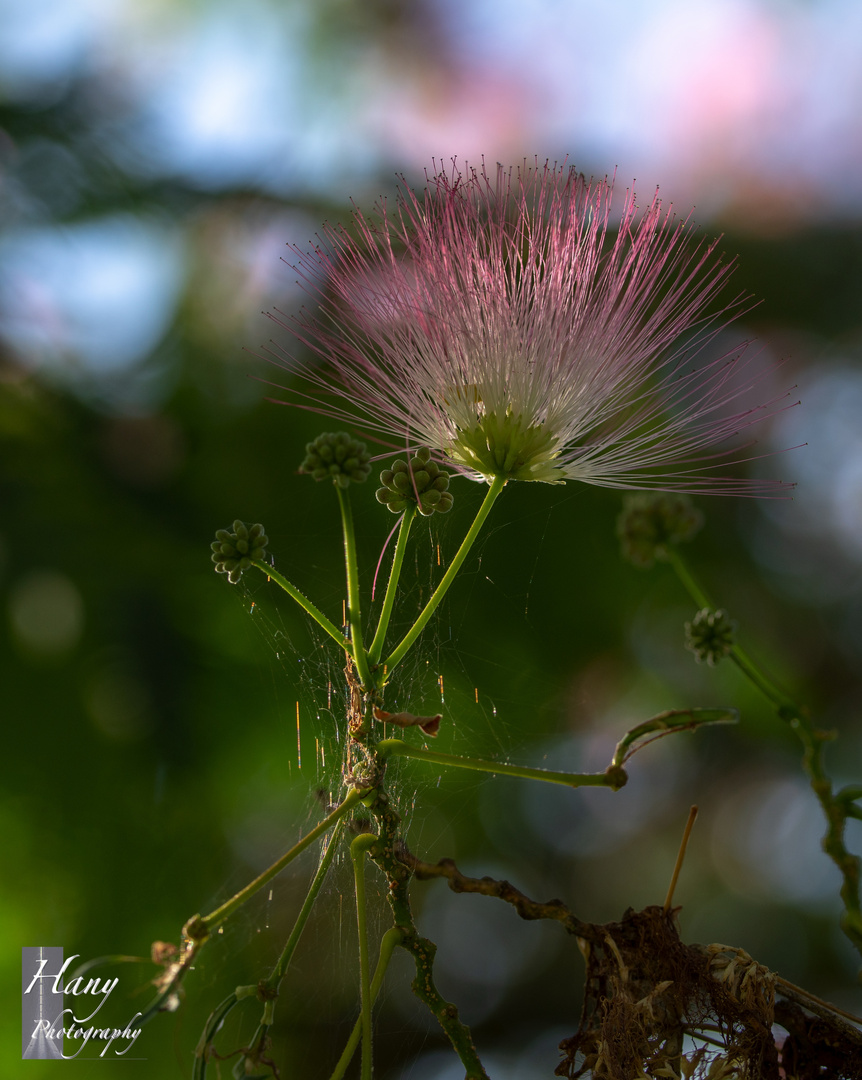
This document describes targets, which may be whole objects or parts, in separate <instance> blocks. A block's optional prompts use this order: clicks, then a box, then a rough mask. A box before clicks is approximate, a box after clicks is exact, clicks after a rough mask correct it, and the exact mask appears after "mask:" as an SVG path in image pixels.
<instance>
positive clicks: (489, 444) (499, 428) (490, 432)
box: [446, 411, 566, 484]
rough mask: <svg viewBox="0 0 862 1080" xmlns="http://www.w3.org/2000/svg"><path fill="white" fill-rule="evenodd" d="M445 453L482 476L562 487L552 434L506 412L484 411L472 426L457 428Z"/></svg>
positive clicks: (543, 426) (557, 447)
mask: <svg viewBox="0 0 862 1080" xmlns="http://www.w3.org/2000/svg"><path fill="white" fill-rule="evenodd" d="M446 453H447V454H448V455H449V457H450V458H451V459H452V460H453V461H456V462H458V464H459V465H466V466H467V467H468V468H470V469H475V470H476V472H479V473H482V475H483V476H504V477H506V479H507V480H539V481H541V482H542V483H545V484H562V483H563V482H564V481H565V478H566V474H565V470H564V469H563V467H562V466H560V465H557V464H555V461H556V459H557V458H558V457H559V454H560V451H559V442H558V439H557V436H556V435H555V433H554V432H553V431H552V430H550V429H549V428H548V427H547V426H546V425H545V424H527V423H525V422H524V419H523V417H522V416H521V415H520V414H518V415H517V416H516V415H515V414H514V413H512V412H510V411H507V412H506V413H505V414H503V415H498V414H497V413H495V412H487V413H485V414H484V416H481V417H479V418H478V419H477V422H476V423H475V424H474V425H471V426H470V427H464V428H460V427H459V428H457V429H456V435H455V437H454V439H453V440H452V442H451V444H450V445H449V446H448V447H447V449H446Z"/></svg>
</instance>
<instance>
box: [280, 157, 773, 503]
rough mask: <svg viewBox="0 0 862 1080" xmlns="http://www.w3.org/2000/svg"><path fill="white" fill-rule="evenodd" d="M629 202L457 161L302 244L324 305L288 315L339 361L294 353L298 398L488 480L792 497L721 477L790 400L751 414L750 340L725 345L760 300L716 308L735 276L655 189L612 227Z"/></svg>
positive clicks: (594, 186)
mask: <svg viewBox="0 0 862 1080" xmlns="http://www.w3.org/2000/svg"><path fill="white" fill-rule="evenodd" d="M611 199H612V184H610V183H608V182H607V181H606V180H604V181H590V182H589V183H587V182H585V180H584V178H583V177H582V176H581V175H579V174H578V173H577V172H576V170H574V169H573V168H569V167H568V166H566V165H563V166H549V165H545V166H544V168H542V167H539V166H538V165H537V166H535V167H532V166H527V165H526V164H525V166H523V167H522V168H519V169H516V170H511V169H510V170H508V171H507V170H504V169H503V168H502V167H500V166H498V168H497V171H496V174H495V175H493V176H492V175H489V174H488V172H486V170H485V168H484V166H483V167H482V169H480V170H478V171H476V170H475V169H468V168H466V167H465V169H464V171H463V172H462V171H460V170H459V169H458V168H457V167H455V166H454V165H453V167H452V168H451V170H449V171H440V172H439V173H437V174H436V175H434V176H431V177H429V179H428V183H427V187H426V188H425V190H424V191H423V192H421V193H419V194H417V193H414V192H413V191H411V190H409V189H408V188H406V187H404V188H402V189H400V190H399V193H398V197H397V201H396V205H395V209H394V212H390V210H389V209H388V207H387V205H386V203H385V202H384V203H383V204H381V205H379V206H378V207H377V211H378V213H377V215H376V216H375V217H374V218H369V217H366V216H365V215H363V214H362V213H361V212H360V211H358V210H356V211H354V213H353V215H352V226H351V227H350V228H349V229H345V228H342V227H340V226H339V227H333V226H330V225H327V226H325V227H324V229H323V237H322V241H321V243H320V244H319V245H317V246H313V247H311V248H310V249H309V250H306V251H303V250H300V249H298V248H294V249H292V250H293V253H294V255H295V256H296V259H297V263H296V267H295V268H296V270H297V271H298V273H299V274H300V276H301V278H302V280H303V281H304V283H305V285H306V287H307V288H309V289H310V291H311V292H312V293H313V294H315V295H317V296H319V297H320V298H321V299H320V306H319V309H318V311H317V312H316V313H315V314H310V313H308V312H306V311H303V312H301V313H300V314H299V315H298V316H295V317H288V316H282V315H281V313H278V312H277V313H275V314H273V315H272V316H271V317H272V318H274V319H275V320H276V321H277V322H280V323H281V325H284V326H286V327H288V328H289V329H290V330H292V331H293V333H294V334H295V335H296V337H298V338H299V339H300V341H302V342H303V343H304V344H305V345H306V346H307V347H308V348H309V349H310V350H311V351H312V352H313V353H314V354H316V355H317V357H318V358H319V360H320V361H322V363H316V362H315V363H308V362H300V361H296V360H295V359H294V358H292V357H291V356H289V355H287V354H286V353H285V352H284V351H283V350H281V349H279V348H278V347H276V349H275V352H274V353H273V354H272V355H273V356H274V358H275V359H276V360H277V361H278V362H279V363H281V364H283V365H284V366H286V367H287V368H288V369H289V370H291V371H292V372H295V373H296V374H297V375H298V376H300V377H301V378H302V379H303V380H304V381H305V383H306V387H307V388H306V390H302V389H298V388H295V387H289V388H287V391H288V394H289V403H292V404H296V405H300V406H301V407H305V408H310V409H313V410H315V411H317V412H320V413H322V414H323V415H325V416H328V417H331V418H333V419H336V420H338V421H340V422H342V423H345V424H348V425H351V426H355V427H360V428H362V429H364V430H365V431H366V432H367V433H368V434H370V435H375V434H376V435H377V436H378V437H382V438H383V439H384V440H395V443H396V444H397V445H398V446H400V447H405V448H409V447H417V446H423V445H424V446H429V447H431V448H432V449H433V450H435V451H436V452H437V453H439V454H441V455H444V456H445V457H446V458H448V459H449V460H450V462H452V463H454V465H455V466H456V467H458V468H459V469H460V470H461V471H462V472H464V473H466V474H467V475H470V476H472V477H473V478H475V479H485V480H490V479H491V478H492V477H495V476H502V477H504V478H507V479H516V480H539V481H544V482H546V483H560V482H562V481H564V480H569V479H575V480H582V481H584V482H585V483H589V484H599V485H603V486H606V487H615V488H646V489H659V490H669V489H673V490H680V491H687V492H692V493H694V492H715V493H727V494H730V493H733V494H749V495H755V494H759V495H764V494H777V493H780V491H781V490H782V489H785V488H787V487H789V486H790V485H787V484H783V483H782V482H781V481H764V480H755V479H744V478H739V477H738V476H734V475H733V474H732V472H731V473H724V472H722V471H721V470H722V468H723V467H724V466H725V465H727V464H732V463H735V460H734V459H738V456H739V452H740V442H739V438H738V436H739V435H740V433H743V434H745V433H746V432H747V431H748V429H749V428H750V427H751V426H752V425H753V424H755V423H757V422H758V421H760V420H762V419H764V418H765V417H767V416H769V415H770V414H772V413H774V412H776V411H778V409H779V408H781V407H784V406H781V405H779V402H780V401H782V400H786V395H784V396H783V398H779V399H774V400H770V401H767V402H766V403H760V402H759V401H756V402H754V403H752V400H751V395H752V388H753V387H754V386H755V384H756V383H757V381H758V379H759V378H761V377H762V374H763V373H762V371H761V372H760V374H758V372H757V371H756V370H755V368H754V366H753V364H752V358H751V356H750V354H749V352H748V351H747V343H745V342H744V343H742V344H741V345H738V346H737V347H736V348H734V349H733V350H732V351H730V352H726V351H724V350H723V349H721V348H718V342H719V338H720V337H721V336H722V335H723V333H724V331H725V329H726V327H727V325H728V324H729V323H730V322H732V321H733V320H734V319H735V318H737V317H738V315H739V314H741V313H742V312H743V311H744V310H746V305H747V298H745V297H741V296H737V297H736V298H735V299H733V300H732V301H731V302H730V303H729V304H724V305H721V304H719V305H716V304H715V301H716V298H717V296H718V294H719V292H720V290H721V289H722V287H723V286H724V285H725V282H726V279H727V278H728V276H729V274H730V273H731V271H732V269H733V263H732V262H731V263H724V262H722V260H721V257H720V256H719V255H718V253H717V243H718V241H715V242H713V243H705V242H703V241H702V240H701V241H699V242H696V243H692V240H691V234H692V232H693V229H692V226H691V224H690V222H689V221H688V220H682V221H679V220H677V219H676V218H675V217H674V215H673V213H672V210H671V209H670V208H669V209H667V210H663V208H662V204H661V202H660V200H659V198H658V195H657V194H656V196H655V197H654V198H653V200H652V202H651V204H650V205H649V207H647V209H646V210H645V211H644V212H642V213H640V212H639V211H638V208H637V205H636V202H635V195H634V192H633V191H627V192H626V195H625V198H624V201H623V206H622V213H621V219H620V222H619V226H618V228H617V230H616V232H615V233H614V232H613V230H612V228H611V227H610V219H611ZM751 442H752V440H751V439H747V440H746V439H743V446H751ZM751 456H752V455H751V454H746V453H743V455H742V457H743V459H745V458H746V457H751ZM716 470H718V471H716Z"/></svg>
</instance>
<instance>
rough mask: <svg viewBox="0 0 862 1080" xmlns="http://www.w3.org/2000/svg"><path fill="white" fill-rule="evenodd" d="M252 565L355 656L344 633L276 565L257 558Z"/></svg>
mask: <svg viewBox="0 0 862 1080" xmlns="http://www.w3.org/2000/svg"><path fill="white" fill-rule="evenodd" d="M252 565H253V566H256V567H257V569H258V570H260V571H261V573H263V574H266V576H267V578H270V579H271V580H272V581H274V582H275V583H276V585H280V586H281V587H282V589H284V591H285V592H286V593H287V595H288V596H290V597H292V598H293V599H294V600H295V601H296V602H297V604H299V606H300V607H301V608H302V609H303V611H306V612H308V614H309V615H310V616H311V617H312V619H314V621H315V622H316V623H317V624H318V625H319V626H320V627H321V628H322V629H323V630H325V631H326V632H327V634H329V636H330V637H331V638H332V639H333V641H335V642H337V643H338V644H339V645H340V646H341V648H342V649H344V651H345V652H346V653H347V654H348V655H349V656H353V646H352V645H351V643H350V642H349V641H348V639H347V638H346V637H345V636H344V634H342V632H341V631H340V630H339V629H338V628H337V627H336V626H335V625H334V624H333V623H332V622H330V620H329V619H327V617H326V616H325V615H324V614H323V612H322V611H321V610H320V608H318V607H317V606H316V605H315V604H312V602H311V601H310V600H309V599H308V597H307V596H305V595H304V594H303V593H301V592H300V591H299V589H297V587H296V586H295V585H294V584H293V583H292V582H290V581H288V580H287V578H286V577H285V576H284V574H280V573H279V572H278V570H276V568H275V567H274V566H270V565H269V563H267V562H264V561H263V559H255V560H254V561H253V563H252Z"/></svg>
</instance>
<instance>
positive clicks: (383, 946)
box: [329, 926, 404, 1080]
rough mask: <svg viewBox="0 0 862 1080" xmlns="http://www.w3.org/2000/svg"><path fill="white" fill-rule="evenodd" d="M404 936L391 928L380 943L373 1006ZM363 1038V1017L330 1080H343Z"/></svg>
mask: <svg viewBox="0 0 862 1080" xmlns="http://www.w3.org/2000/svg"><path fill="white" fill-rule="evenodd" d="M403 936H404V935H403V934H402V932H401V931H400V930H399V929H398V927H397V926H392V927H390V928H389V929H388V930H387V931H386V933H385V934H384V935H383V940H382V941H381V942H380V958H379V960H378V961H377V967H376V968H375V969H374V977H373V978H372V980H371V1002H372V1004H373V1003H374V1002H375V1001H376V1000H377V995H378V994H379V993H380V988H381V986H382V985H383V976H384V975H385V974H386V969H387V968H388V967H389V961H390V960H391V959H392V954H393V952H395V946H396V945H400V944H401V939H402V938H403ZM361 1038H362V1017H360V1018H359V1019H358V1020H357V1021H356V1023H355V1024H354V1027H353V1031H352V1032H351V1033H350V1038H349V1039H348V1040H347V1046H345V1047H344V1052H343V1053H342V1055H341V1057H340V1058H339V1059H338V1064H337V1065H336V1066H335V1069H334V1070H333V1073H332V1076H330V1078H329V1080H342V1078H343V1076H344V1074H345V1073H346V1072H347V1066H348V1065H349V1064H350V1062H351V1061H352V1060H353V1055H354V1054H355V1053H356V1047H357V1046H358V1045H359V1040H360V1039H361Z"/></svg>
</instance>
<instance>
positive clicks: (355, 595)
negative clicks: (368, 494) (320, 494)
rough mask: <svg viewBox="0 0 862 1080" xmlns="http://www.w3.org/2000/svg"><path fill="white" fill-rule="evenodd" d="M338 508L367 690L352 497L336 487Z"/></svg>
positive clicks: (356, 651) (353, 631) (350, 611)
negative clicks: (351, 506) (351, 505)
mask: <svg viewBox="0 0 862 1080" xmlns="http://www.w3.org/2000/svg"><path fill="white" fill-rule="evenodd" d="M335 491H336V494H337V495H338V506H339V509H340V510H341V526H342V529H343V531H344V565H345V567H346V569H347V617H348V619H349V621H350V639H351V641H352V642H353V654H352V655H353V660H354V663H355V664H356V671H357V674H358V675H359V682H360V685H361V686H362V687H363V689H365V690H370V689H371V688H372V686H373V682H372V679H371V670H370V668H369V666H368V655H367V653H366V652H365V646H364V645H363V644H362V612H361V609H360V601H359V567H358V564H357V562H356V536H355V534H354V531H353V511H352V510H351V509H350V496H349V494H348V493H347V491H345V490H344V488H341V487H339V486H338V484H336V485H335Z"/></svg>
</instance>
